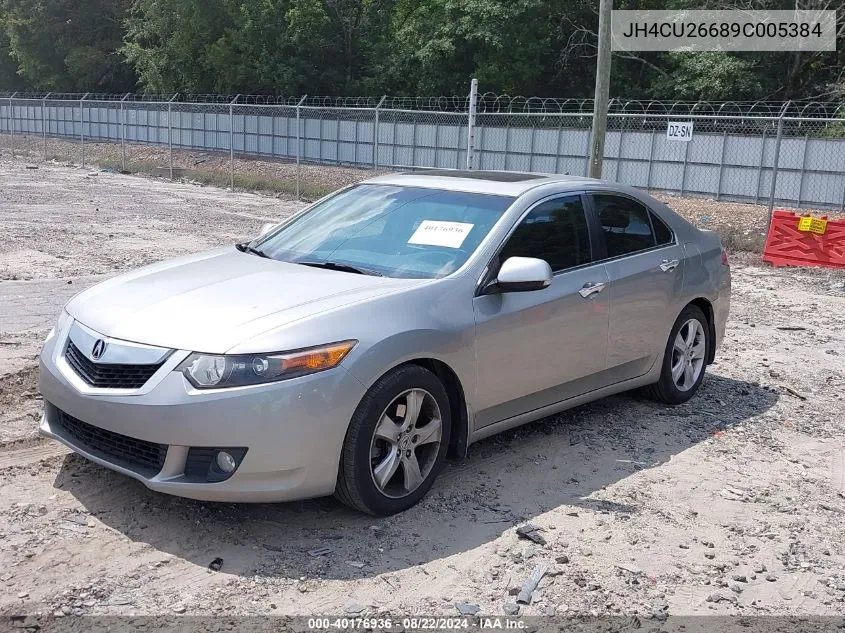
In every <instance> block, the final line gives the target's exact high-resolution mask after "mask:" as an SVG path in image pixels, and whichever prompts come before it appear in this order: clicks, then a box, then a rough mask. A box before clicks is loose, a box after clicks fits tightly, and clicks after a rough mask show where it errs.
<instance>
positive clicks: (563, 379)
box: [473, 194, 610, 427]
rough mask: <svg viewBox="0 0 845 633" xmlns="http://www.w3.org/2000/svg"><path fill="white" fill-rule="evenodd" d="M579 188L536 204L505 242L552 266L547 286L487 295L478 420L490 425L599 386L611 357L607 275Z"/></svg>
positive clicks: (507, 251)
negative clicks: (594, 246) (595, 247)
mask: <svg viewBox="0 0 845 633" xmlns="http://www.w3.org/2000/svg"><path fill="white" fill-rule="evenodd" d="M583 202H584V201H583V198H582V197H581V196H580V195H577V194H576V195H571V194H570V195H566V196H559V197H555V198H552V199H547V200H544V201H542V202H540V203H538V204H537V205H536V206H535V207H534V208H533V209H531V210H530V211H529V212H528V213H527V215H526V216H525V217H524V218H523V219H522V221H521V222H520V224H519V225H518V226H517V228H516V229H515V230H514V232H513V233H512V234H511V236H510V237H509V238H508V239H507V241H506V242H505V244H504V246H503V248H502V249H501V251H500V253H499V255H498V258H497V261H496V262H495V264H494V265H493V266H491V268H492V269H494V272H495V270H496V269H498V265H499V264H501V263H502V262H504V261H505V260H506V259H507V258H508V257H514V256H520V257H537V258H540V259H544V260H546V261H547V262H548V263H549V265H550V266H551V267H552V270H553V271H554V273H555V275H554V279H553V281H552V283H551V285H550V286H549V287H548V288H545V289H543V290H535V291H531V292H511V293H497V294H489V295H482V296H479V297H476V298H475V299H474V300H473V308H474V312H475V322H476V346H477V348H476V349H477V375H478V380H477V385H478V386H477V394H476V423H477V425H478V427H482V426H487V425H488V424H493V423H494V422H498V421H500V420H505V419H507V418H510V417H513V416H515V415H519V414H521V413H525V412H528V411H532V410H534V409H538V408H540V407H544V406H547V405H550V404H554V403H555V402H559V401H561V400H565V399H566V398H569V397H572V396H573V395H577V394H578V393H583V392H585V391H590V390H592V389H593V388H596V385H595V384H594V383H595V382H596V380H597V379H598V377H597V374H599V373H600V372H602V370H604V368H605V365H606V357H605V352H606V346H607V334H608V327H609V306H610V299H609V296H610V295H609V292H607V286H608V275H607V271H606V269H605V266H604V265H603V264H600V263H594V262H593V249H592V246H591V239H590V232H589V230H588V226H589V223H588V222H587V217H586V213H585V209H584V204H583Z"/></svg>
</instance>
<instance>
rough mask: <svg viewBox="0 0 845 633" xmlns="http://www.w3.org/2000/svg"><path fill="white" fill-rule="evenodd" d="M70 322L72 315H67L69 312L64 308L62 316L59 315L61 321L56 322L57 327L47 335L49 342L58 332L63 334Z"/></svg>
mask: <svg viewBox="0 0 845 633" xmlns="http://www.w3.org/2000/svg"><path fill="white" fill-rule="evenodd" d="M69 320H70V315H69V314H68V313H67V310H65V309H64V308H62V312H61V314H59V320H58V321H56V327H54V328H53V329H52V330H50V332H49V333H48V334H47V340H48V341H49V340H50V339H51V338H53V337H54V336H55V335H56V333H57V332H61V331H62V330H63V329H64V327H65V325H67V322H68V321H69Z"/></svg>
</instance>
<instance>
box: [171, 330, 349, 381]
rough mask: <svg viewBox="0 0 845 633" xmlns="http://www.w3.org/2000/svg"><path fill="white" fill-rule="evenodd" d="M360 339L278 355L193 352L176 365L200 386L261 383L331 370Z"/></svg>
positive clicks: (177, 369)
mask: <svg viewBox="0 0 845 633" xmlns="http://www.w3.org/2000/svg"><path fill="white" fill-rule="evenodd" d="M357 343H358V341H341V342H340V343H330V344H329V345H321V346H319V347H309V348H308V349H302V350H297V351H294V352H280V353H278V354H239V355H233V356H223V355H212V354H191V355H190V356H188V358H186V359H185V360H184V361H182V363H181V364H180V365H179V366H178V367H177V368H176V371H181V372H182V373H183V374H184V376H185V378H187V379H188V381H189V382H190V383H191V384H192V385H193V386H194V387H196V388H197V389H221V388H223V387H243V386H245V385H260V384H263V383H267V382H275V381H277V380H287V379H288V378H296V377H297V376H304V375H305V374H313V373H316V372H318V371H324V370H326V369H331V368H332V367H336V366H337V365H339V364H340V361H342V360H343V359H344V358H345V357H346V355H347V354H348V353H349V352H350V351H351V350H352V348H353V347H355V345H356V344H357Z"/></svg>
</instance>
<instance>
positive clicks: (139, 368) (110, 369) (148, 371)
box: [65, 341, 164, 389]
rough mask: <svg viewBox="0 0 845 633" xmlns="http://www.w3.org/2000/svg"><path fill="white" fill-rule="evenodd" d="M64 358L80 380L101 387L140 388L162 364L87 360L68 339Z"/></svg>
mask: <svg viewBox="0 0 845 633" xmlns="http://www.w3.org/2000/svg"><path fill="white" fill-rule="evenodd" d="M65 360H66V361H67V363H68V365H70V366H71V367H72V368H73V371H75V372H76V373H77V374H78V375H79V377H80V378H82V380H84V381H85V383H86V384H88V385H90V386H91V387H99V388H101V389H140V388H141V387H143V386H144V384H145V383H146V382H147V381H148V380H149V379H150V377H151V376H152V375H153V374H154V373H156V372H157V371H158V368H159V367H161V366H162V365H163V364H164V361H162V362H160V363H158V364H156V365H110V364H106V363H95V362H93V361H90V360H88V358H87V357H86V356H85V354H83V353H82V352H81V351H80V350H79V348H78V347H76V345H74V344H73V341H68V344H67V350H66V351H65Z"/></svg>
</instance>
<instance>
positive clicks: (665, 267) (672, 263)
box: [660, 259, 680, 273]
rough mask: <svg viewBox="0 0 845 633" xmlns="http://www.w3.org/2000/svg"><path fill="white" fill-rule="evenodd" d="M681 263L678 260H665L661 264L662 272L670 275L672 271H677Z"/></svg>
mask: <svg viewBox="0 0 845 633" xmlns="http://www.w3.org/2000/svg"><path fill="white" fill-rule="evenodd" d="M679 263H680V262H679V261H678V260H677V259H664V260H663V262H662V263H661V264H660V270H662V271H663V272H664V273H668V272H669V271H670V270H675V269H676V268H677V267H678V264H679Z"/></svg>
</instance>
